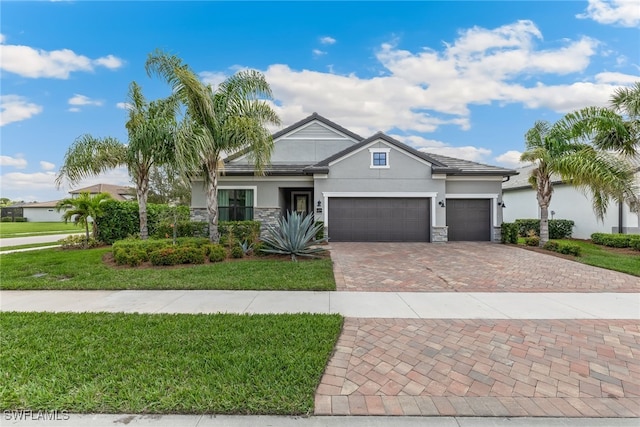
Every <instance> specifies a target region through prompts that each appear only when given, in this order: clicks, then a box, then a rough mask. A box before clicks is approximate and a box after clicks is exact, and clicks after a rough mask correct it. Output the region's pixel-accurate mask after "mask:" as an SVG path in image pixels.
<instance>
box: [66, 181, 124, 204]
mask: <svg viewBox="0 0 640 427" xmlns="http://www.w3.org/2000/svg"><path fill="white" fill-rule="evenodd" d="M80 193H89V194H91V195H92V196H94V195H96V194H100V193H108V194H109V195H111V197H113V199H114V200H118V201H125V200H136V190H135V188H131V187H123V186H121V185H111V184H96V185H91V186H89V187H84V188H78V189H77V190H71V191H69V194H71V197H78V196H79V195H80Z"/></svg>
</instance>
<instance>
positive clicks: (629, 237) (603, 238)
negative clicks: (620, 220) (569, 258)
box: [591, 233, 640, 248]
mask: <svg viewBox="0 0 640 427" xmlns="http://www.w3.org/2000/svg"><path fill="white" fill-rule="evenodd" d="M637 240H640V237H639V236H638V235H635V234H617V233H593V234H592V235H591V241H592V242H593V243H595V244H596V245H604V246H609V247H612V248H630V247H632V245H635V242H636V241H637ZM632 242H634V243H632Z"/></svg>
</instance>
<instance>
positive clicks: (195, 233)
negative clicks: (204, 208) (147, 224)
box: [154, 221, 209, 239]
mask: <svg viewBox="0 0 640 427" xmlns="http://www.w3.org/2000/svg"><path fill="white" fill-rule="evenodd" d="M176 236H177V237H207V236H209V223H207V222H203V221H178V222H177V223H176ZM154 237H157V238H159V239H164V238H167V239H168V238H171V237H173V223H171V222H163V223H161V224H158V227H157V228H156V232H155V233H154Z"/></svg>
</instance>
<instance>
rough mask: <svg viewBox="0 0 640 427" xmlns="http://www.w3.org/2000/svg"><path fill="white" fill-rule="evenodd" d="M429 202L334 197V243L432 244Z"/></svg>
mask: <svg viewBox="0 0 640 427" xmlns="http://www.w3.org/2000/svg"><path fill="white" fill-rule="evenodd" d="M429 207H430V201H429V199H412V198H409V199H401V198H330V199H329V208H328V209H329V212H328V215H329V218H328V220H329V221H328V227H329V237H330V239H331V240H332V241H353V242H413V241H420V242H425V241H429V238H430V228H429V224H430V217H429V212H430V211H429Z"/></svg>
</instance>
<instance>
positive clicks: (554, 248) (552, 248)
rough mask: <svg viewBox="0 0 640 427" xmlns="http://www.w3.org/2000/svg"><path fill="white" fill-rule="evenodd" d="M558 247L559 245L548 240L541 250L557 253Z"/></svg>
mask: <svg viewBox="0 0 640 427" xmlns="http://www.w3.org/2000/svg"><path fill="white" fill-rule="evenodd" d="M559 247H560V245H559V244H558V242H554V241H553V240H549V241H548V242H547V243H545V244H544V246H542V248H543V249H546V250H548V251H553V252H558V249H559Z"/></svg>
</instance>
